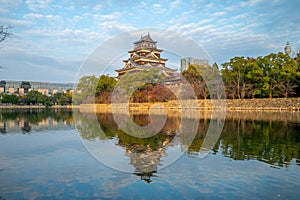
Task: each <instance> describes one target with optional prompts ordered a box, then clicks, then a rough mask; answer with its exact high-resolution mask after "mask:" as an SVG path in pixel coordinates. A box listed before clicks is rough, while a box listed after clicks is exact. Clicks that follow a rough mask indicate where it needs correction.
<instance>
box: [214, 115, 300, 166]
mask: <svg viewBox="0 0 300 200" xmlns="http://www.w3.org/2000/svg"><path fill="white" fill-rule="evenodd" d="M299 128H300V126H299V124H298V125H296V124H295V125H294V126H291V124H289V123H287V122H274V121H252V120H241V119H231V120H226V122H225V126H224V130H223V133H222V135H221V138H220V140H219V142H218V144H217V145H216V146H215V147H214V151H215V152H217V151H218V149H220V151H221V153H222V155H224V156H228V157H230V158H233V159H235V160H250V159H255V160H259V161H262V162H266V163H268V164H271V165H276V166H281V167H282V166H284V165H285V166H287V167H288V166H289V165H290V163H291V161H292V159H300V136H299V134H297V130H299ZM297 163H298V164H299V161H298V162H297Z"/></svg>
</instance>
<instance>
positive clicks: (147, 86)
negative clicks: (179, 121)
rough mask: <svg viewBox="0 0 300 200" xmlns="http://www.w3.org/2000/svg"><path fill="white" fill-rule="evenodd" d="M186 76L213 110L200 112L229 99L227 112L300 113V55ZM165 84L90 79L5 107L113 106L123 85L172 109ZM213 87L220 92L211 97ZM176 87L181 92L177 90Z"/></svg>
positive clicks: (140, 76)
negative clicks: (72, 88)
mask: <svg viewBox="0 0 300 200" xmlns="http://www.w3.org/2000/svg"><path fill="white" fill-rule="evenodd" d="M181 76H182V77H183V79H184V80H186V81H187V82H188V84H189V85H190V86H191V87H192V89H193V90H194V93H195V96H196V98H197V99H198V100H199V102H206V103H205V104H206V105H208V106H203V104H204V103H199V106H200V107H201V106H202V107H207V108H209V107H212V106H209V102H212V101H213V99H227V109H290V110H298V109H299V97H300V55H297V57H296V58H291V57H290V56H289V55H287V54H284V53H281V52H279V53H277V54H274V53H271V54H269V55H267V56H259V57H257V58H245V57H234V58H232V59H230V61H229V62H225V63H223V64H222V69H219V67H218V65H217V64H216V63H214V64H213V65H211V66H210V65H209V64H203V65H195V64H194V65H189V67H188V69H187V70H185V71H183V72H182V73H181ZM165 79H166V77H165V76H164V74H162V73H160V72H159V71H157V70H154V69H153V70H149V71H141V72H140V73H136V74H134V73H133V74H128V75H127V74H126V75H125V76H124V77H123V78H122V79H120V80H117V79H116V78H114V77H110V76H109V75H101V76H100V77H99V78H97V77H96V76H94V75H92V76H84V77H82V78H81V79H80V80H79V82H78V84H77V87H76V88H75V93H74V94H71V93H67V94H55V95H53V96H47V95H43V94H41V93H39V92H37V91H30V92H29V93H28V94H27V95H24V96H17V95H14V94H13V95H10V94H1V96H0V100H1V101H0V103H1V106H2V107H7V106H11V105H26V106H30V105H31V106H46V107H49V106H53V105H55V106H65V105H80V104H109V103H111V98H112V93H113V91H114V89H115V87H116V86H120V85H121V86H122V89H123V90H124V91H125V92H126V91H128V90H130V88H131V87H134V88H136V89H135V91H134V92H133V93H131V94H130V99H129V101H130V103H142V104H143V105H145V103H155V102H165V104H166V105H169V104H172V102H176V100H178V98H177V96H176V95H175V94H174V92H173V91H171V90H170V89H168V88H167V87H165V85H164V80H165ZM215 80H221V82H220V81H215ZM141 83H142V84H141ZM207 83H209V84H210V86H212V87H211V88H216V89H214V91H213V92H212V91H210V90H209V87H208V84H207ZM172 87H174V88H176V87H177V88H178V87H179V86H178V85H176V84H175V85H174V86H172ZM121 95H122V94H121ZM210 99H212V101H210ZM206 100H208V101H206ZM167 102H169V103H167ZM135 107H137V108H139V107H141V106H135ZM175 107H176V106H175Z"/></svg>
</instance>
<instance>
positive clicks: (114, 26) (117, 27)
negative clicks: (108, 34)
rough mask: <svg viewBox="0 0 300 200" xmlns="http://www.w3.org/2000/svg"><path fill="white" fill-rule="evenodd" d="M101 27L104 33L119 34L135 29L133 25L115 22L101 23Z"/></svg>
mask: <svg viewBox="0 0 300 200" xmlns="http://www.w3.org/2000/svg"><path fill="white" fill-rule="evenodd" d="M100 27H101V29H103V30H104V31H112V32H118V33H119V32H124V31H129V30H132V29H134V27H133V26H131V25H126V24H122V23H119V22H118V21H115V20H113V21H105V22H102V23H100Z"/></svg>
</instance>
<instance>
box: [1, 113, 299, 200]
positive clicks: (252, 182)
mask: <svg viewBox="0 0 300 200" xmlns="http://www.w3.org/2000/svg"><path fill="white" fill-rule="evenodd" d="M90 117H91V113H81V112H79V111H78V112H73V111H72V110H55V109H49V110H46V109H40V110H16V109H15V110H6V111H5V110H2V111H0V199H83V198H85V199H220V198H221V199H298V198H299V196H300V113H299V112H262V111H261V112H231V113H227V117H226V120H225V123H224V127H223V129H222V130H223V131H222V133H221V135H220V137H219V138H218V140H217V142H216V143H215V145H214V146H213V148H212V149H211V150H210V152H209V154H208V155H207V156H206V157H205V158H200V157H199V155H200V153H199V151H200V150H201V145H202V143H203V141H204V138H205V134H206V131H207V128H208V126H209V124H210V121H211V120H210V119H209V117H202V118H201V119H200V121H199V127H198V131H197V134H196V136H195V138H194V140H193V142H192V144H191V145H189V146H188V148H187V150H186V151H185V152H182V156H180V157H179V158H178V159H176V161H174V162H172V163H171V164H170V165H168V166H166V167H164V168H162V169H160V166H162V164H163V163H164V161H165V160H166V159H167V158H168V156H169V153H168V152H169V151H168V149H171V148H177V147H178V148H177V149H179V150H180V149H182V148H181V147H182V146H183V145H184V144H183V143H184V141H185V140H184V139H182V138H181V139H179V140H178V139H176V140H175V139H174V137H175V133H176V131H177V130H178V127H179V125H180V116H177V115H176V114H174V115H172V116H169V117H168V119H167V123H166V124H165V126H164V128H163V129H162V130H161V131H160V133H158V134H156V135H155V136H152V137H150V138H144V139H142V138H139V139H135V138H134V137H133V136H129V135H127V134H126V133H124V132H122V131H121V130H119V129H118V126H117V124H116V123H115V121H114V118H113V116H112V114H111V113H97V114H96V115H94V117H96V119H97V121H98V125H100V126H101V128H102V130H103V132H104V133H105V135H104V136H103V133H100V132H99V131H98V130H97V127H96V125H95V124H94V123H92V122H91V120H90ZM131 117H132V119H133V120H134V121H135V122H136V123H138V124H140V125H145V124H147V123H148V122H149V117H148V115H145V114H133V115H132V116H131ZM104 141H106V142H107V141H108V142H110V143H111V144H113V145H114V147H116V148H115V149H116V151H121V152H124V153H123V154H121V155H122V157H121V158H120V157H114V156H110V153H111V152H109V151H108V152H106V151H105V149H104V150H103V152H102V154H106V153H107V156H108V157H110V160H111V161H113V162H115V163H118V162H119V159H120V160H122V161H124V162H122V163H123V165H124V163H125V165H128V169H129V170H131V171H129V172H121V171H119V170H117V169H116V168H114V167H108V166H107V165H106V164H105V163H103V162H101V161H98V160H97V159H95V157H94V156H93V155H92V154H91V153H90V151H88V149H87V148H86V146H85V144H86V143H89V144H100V145H101V144H102V142H104ZM172 141H173V142H172Z"/></svg>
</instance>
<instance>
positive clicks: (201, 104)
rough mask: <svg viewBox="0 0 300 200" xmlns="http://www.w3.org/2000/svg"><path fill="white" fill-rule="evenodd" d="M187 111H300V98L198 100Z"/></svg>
mask: <svg viewBox="0 0 300 200" xmlns="http://www.w3.org/2000/svg"><path fill="white" fill-rule="evenodd" d="M159 104H160V105H162V106H163V107H164V108H165V109H168V110H173V109H181V108H182V106H181V105H180V103H179V101H170V102H163V103H159ZM152 105H153V103H130V104H129V109H130V110H132V111H134V110H136V111H139V110H148V109H149V108H150V107H151V106H152ZM185 105H186V106H185V107H184V108H187V109H200V110H211V109H222V110H224V109H226V110H227V111H230V110H232V111H238V110H287V111H288V110H291V111H300V98H273V99H268V98H266V99H226V100H224V102H220V101H218V100H210V99H207V100H198V107H195V106H193V107H190V106H189V103H185ZM95 106H96V110H97V111H111V105H110V104H97V105H95ZM80 107H81V108H87V107H89V105H81V106H80ZM116 107H119V108H124V104H123V105H122V104H118V105H117V106H116Z"/></svg>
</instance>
